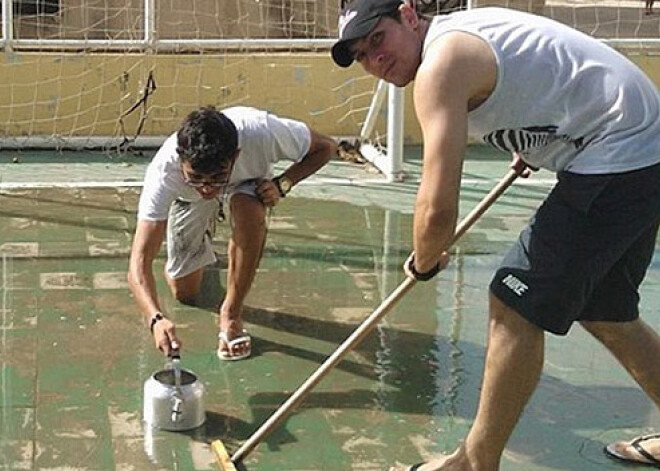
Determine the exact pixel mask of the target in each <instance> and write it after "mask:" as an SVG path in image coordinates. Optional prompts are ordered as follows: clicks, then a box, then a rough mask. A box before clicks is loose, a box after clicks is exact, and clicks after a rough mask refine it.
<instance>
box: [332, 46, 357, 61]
mask: <svg viewBox="0 0 660 471" xmlns="http://www.w3.org/2000/svg"><path fill="white" fill-rule="evenodd" d="M350 42H351V40H350V39H349V40H346V41H339V42H338V43H336V44H335V45H334V46H332V59H333V60H334V61H335V64H337V65H338V66H339V67H348V66H350V65H351V64H352V63H353V61H354V60H355V59H354V58H353V54H352V53H351V51H350V49H349V47H348V45H349V44H350Z"/></svg>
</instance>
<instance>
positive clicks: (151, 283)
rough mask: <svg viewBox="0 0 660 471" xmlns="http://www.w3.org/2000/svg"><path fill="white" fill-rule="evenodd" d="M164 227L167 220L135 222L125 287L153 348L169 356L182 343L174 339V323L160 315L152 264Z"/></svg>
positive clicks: (158, 248)
mask: <svg viewBox="0 0 660 471" xmlns="http://www.w3.org/2000/svg"><path fill="white" fill-rule="evenodd" d="M166 227H167V221H144V220H138V223H137V228H136V230H135V236H134V239H133V246H132V248H131V256H130V260H129V268H128V284H129V286H130V288H131V291H132V292H133V296H134V297H135V301H136V302H137V304H138V307H139V308H140V312H141V313H142V317H143V319H144V323H145V325H146V326H147V327H148V328H150V329H151V330H152V334H153V337H154V343H155V344H156V347H157V348H158V349H159V350H161V351H162V352H164V353H165V354H168V353H169V352H170V350H171V349H173V348H179V347H180V345H181V343H180V342H179V341H178V339H177V338H176V334H175V331H174V324H173V323H172V322H171V321H170V320H169V319H167V317H165V315H164V313H162V312H161V309H160V304H159V302H158V292H157V291H156V281H155V279H154V273H153V261H154V259H155V258H156V256H157V255H158V251H159V250H160V247H161V245H162V241H163V236H164V235H165V229H166ZM159 313H160V316H157V314H159ZM161 317H162V318H161Z"/></svg>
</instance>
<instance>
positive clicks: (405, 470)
mask: <svg viewBox="0 0 660 471" xmlns="http://www.w3.org/2000/svg"><path fill="white" fill-rule="evenodd" d="M425 464H426V463H424V462H421V463H417V464H413V465H411V466H406V467H404V468H401V467H400V466H397V467H396V468H390V471H396V470H397V469H403V471H417V470H418V469H419V468H421V467H422V466H424V465H425Z"/></svg>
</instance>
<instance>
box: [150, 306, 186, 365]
mask: <svg viewBox="0 0 660 471" xmlns="http://www.w3.org/2000/svg"><path fill="white" fill-rule="evenodd" d="M149 328H150V329H151V334H152V335H153V337H154V343H155V344H156V348H157V349H158V350H160V351H161V352H163V353H164V354H165V355H167V356H170V355H171V354H172V352H173V351H176V350H179V349H180V348H181V341H180V340H179V338H178V337H177V336H176V328H175V327H174V322H172V321H171V320H170V319H168V318H167V317H165V316H164V315H163V314H162V313H161V312H157V313H156V314H154V315H153V316H152V317H151V322H150V325H149Z"/></svg>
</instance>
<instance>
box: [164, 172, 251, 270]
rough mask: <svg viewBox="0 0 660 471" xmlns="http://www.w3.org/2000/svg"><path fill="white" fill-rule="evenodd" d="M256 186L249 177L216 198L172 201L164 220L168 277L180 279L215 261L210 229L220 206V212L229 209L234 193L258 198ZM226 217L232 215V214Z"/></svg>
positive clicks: (211, 230) (211, 229)
mask: <svg viewBox="0 0 660 471" xmlns="http://www.w3.org/2000/svg"><path fill="white" fill-rule="evenodd" d="M257 185H258V181H257V180H248V181H245V182H242V183H240V184H237V185H232V186H231V187H230V188H228V190H227V192H226V193H225V194H224V195H221V196H219V197H218V198H213V199H211V200H205V199H200V200H198V201H194V202H190V201H184V200H180V199H177V200H175V201H174V202H173V203H172V206H171V207H170V213H169V216H168V220H167V263H166V265H165V271H166V272H167V274H168V276H169V277H170V278H173V279H176V278H182V277H184V276H186V275H189V274H191V273H193V272H195V271H197V270H199V269H200V268H203V267H205V266H206V265H210V264H212V263H215V261H216V258H215V252H214V250H213V245H212V239H213V228H214V225H215V221H216V220H217V218H218V215H219V214H220V210H221V208H222V213H223V214H224V212H225V210H227V211H228V208H229V204H228V203H229V201H230V200H231V197H232V196H233V195H235V194H237V193H241V194H246V195H250V196H254V197H255V198H257V193H256V189H257ZM224 206H226V208H225V207H224ZM228 216H229V217H231V214H228Z"/></svg>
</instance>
